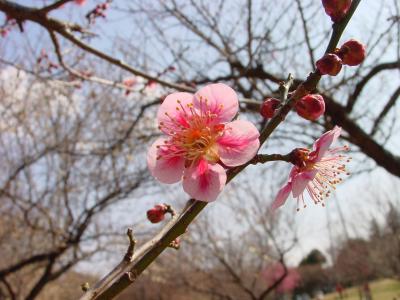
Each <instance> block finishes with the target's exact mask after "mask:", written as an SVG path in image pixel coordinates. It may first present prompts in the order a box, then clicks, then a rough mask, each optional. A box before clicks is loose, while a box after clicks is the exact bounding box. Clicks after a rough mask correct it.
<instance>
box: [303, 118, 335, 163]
mask: <svg viewBox="0 0 400 300" xmlns="http://www.w3.org/2000/svg"><path fill="white" fill-rule="evenodd" d="M341 131H342V128H341V127H339V126H335V127H334V128H333V129H332V130H329V131H327V132H325V133H324V134H323V135H321V137H320V138H319V139H318V140H316V141H315V143H314V145H313V152H312V153H310V157H313V156H314V158H312V159H313V160H314V161H319V160H321V158H322V157H323V156H324V154H325V152H326V151H327V150H328V149H329V147H330V146H331V145H332V144H333V143H334V142H335V141H336V140H337V138H338V137H339V136H340V133H341Z"/></svg>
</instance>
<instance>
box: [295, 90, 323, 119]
mask: <svg viewBox="0 0 400 300" xmlns="http://www.w3.org/2000/svg"><path fill="white" fill-rule="evenodd" d="M295 109H296V111H297V114H298V115H299V116H300V117H303V118H304V119H307V120H310V121H314V120H316V119H318V118H319V117H320V116H322V115H323V114H324V112H325V102H324V98H322V96H321V95H318V94H310V95H306V96H304V97H303V98H301V99H300V100H299V101H297V103H296V106H295Z"/></svg>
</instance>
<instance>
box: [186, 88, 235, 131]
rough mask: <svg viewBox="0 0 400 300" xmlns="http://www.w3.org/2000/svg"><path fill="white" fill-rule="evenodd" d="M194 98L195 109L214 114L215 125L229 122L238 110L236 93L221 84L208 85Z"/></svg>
mask: <svg viewBox="0 0 400 300" xmlns="http://www.w3.org/2000/svg"><path fill="white" fill-rule="evenodd" d="M194 96H195V99H194V101H193V103H194V105H195V107H196V108H197V109H199V110H200V111H202V112H203V113H207V112H211V113H212V114H216V118H215V119H214V122H215V123H225V122H229V121H230V120H232V119H233V117H234V116H235V115H236V114H237V112H238V110H239V100H238V97H237V95H236V92H235V91H234V90H233V89H231V88H230V87H229V86H227V85H225V84H223V83H215V84H209V85H207V86H205V87H204V88H202V89H201V90H199V91H198V92H197V93H196V94H195V95H194ZM200 97H201V99H202V100H201V101H200ZM205 100H207V104H206V103H205Z"/></svg>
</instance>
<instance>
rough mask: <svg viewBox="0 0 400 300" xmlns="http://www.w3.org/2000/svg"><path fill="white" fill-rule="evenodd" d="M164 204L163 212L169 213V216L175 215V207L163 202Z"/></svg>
mask: <svg viewBox="0 0 400 300" xmlns="http://www.w3.org/2000/svg"><path fill="white" fill-rule="evenodd" d="M164 206H165V212H166V213H169V214H171V217H175V216H176V211H175V209H174V208H173V207H172V206H171V205H170V204H167V203H164Z"/></svg>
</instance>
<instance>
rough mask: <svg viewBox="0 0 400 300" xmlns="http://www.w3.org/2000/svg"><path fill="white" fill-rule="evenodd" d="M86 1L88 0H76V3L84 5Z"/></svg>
mask: <svg viewBox="0 0 400 300" xmlns="http://www.w3.org/2000/svg"><path fill="white" fill-rule="evenodd" d="M85 2H86V0H75V3H76V4H78V5H80V6H82V5H84V4H85Z"/></svg>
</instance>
